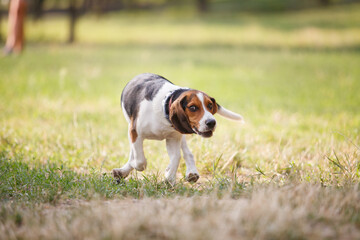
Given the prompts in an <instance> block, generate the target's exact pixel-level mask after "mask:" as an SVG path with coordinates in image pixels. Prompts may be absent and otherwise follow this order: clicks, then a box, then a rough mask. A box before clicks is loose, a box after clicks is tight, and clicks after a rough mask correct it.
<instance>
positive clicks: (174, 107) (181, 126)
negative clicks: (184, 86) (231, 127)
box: [169, 90, 218, 133]
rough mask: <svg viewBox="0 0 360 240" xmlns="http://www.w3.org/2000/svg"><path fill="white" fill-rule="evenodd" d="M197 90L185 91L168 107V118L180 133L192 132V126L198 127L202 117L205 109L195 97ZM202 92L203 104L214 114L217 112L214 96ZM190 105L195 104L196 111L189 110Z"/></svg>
mask: <svg viewBox="0 0 360 240" xmlns="http://www.w3.org/2000/svg"><path fill="white" fill-rule="evenodd" d="M197 93H199V91H196V90H190V91H186V92H184V93H183V94H181V95H180V97H179V98H178V99H176V100H175V101H174V102H173V103H172V104H171V107H170V114H169V118H170V121H171V122H172V124H173V126H174V128H175V129H176V130H178V131H179V132H181V133H193V130H192V129H193V128H196V129H198V128H199V122H200V120H201V118H202V117H203V115H204V113H205V110H204V108H203V106H202V103H201V101H200V99H199V98H198V97H197V95H196V94H197ZM203 94H204V104H205V107H206V108H207V110H208V111H209V112H211V113H212V114H215V113H216V112H217V109H218V107H217V104H216V101H215V99H214V98H211V97H209V96H208V95H206V94H205V93H203ZM209 103H211V104H212V109H210V108H209V107H208V105H209ZM190 106H196V107H197V108H198V110H197V111H196V112H192V111H190V109H189V107H190Z"/></svg>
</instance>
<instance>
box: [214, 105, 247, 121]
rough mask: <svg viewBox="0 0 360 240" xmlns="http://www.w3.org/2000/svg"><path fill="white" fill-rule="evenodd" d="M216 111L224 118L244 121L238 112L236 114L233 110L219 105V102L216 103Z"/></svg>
mask: <svg viewBox="0 0 360 240" xmlns="http://www.w3.org/2000/svg"><path fill="white" fill-rule="evenodd" d="M217 113H218V114H219V115H220V116H223V117H225V118H228V119H231V120H235V121H239V122H241V123H245V121H244V118H243V117H242V116H241V115H240V114H237V113H234V112H232V111H230V110H227V109H226V108H224V107H222V106H220V105H219V104H218V110H217Z"/></svg>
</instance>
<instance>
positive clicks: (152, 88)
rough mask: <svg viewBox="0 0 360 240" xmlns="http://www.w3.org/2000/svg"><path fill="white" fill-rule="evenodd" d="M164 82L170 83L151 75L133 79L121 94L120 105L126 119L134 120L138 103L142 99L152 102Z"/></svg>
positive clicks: (146, 74)
mask: <svg viewBox="0 0 360 240" xmlns="http://www.w3.org/2000/svg"><path fill="white" fill-rule="evenodd" d="M166 82H168V83H171V82H170V81H169V80H167V79H166V78H164V77H162V76H159V75H156V74H152V73H143V74H140V75H138V76H136V77H134V78H133V79H132V80H131V81H130V82H129V83H128V84H127V85H126V86H125V88H124V90H123V92H122V94H121V105H122V107H123V109H124V110H125V111H126V114H127V117H128V118H129V119H136V118H137V113H138V111H139V109H138V108H139V106H140V103H141V102H142V101H143V100H144V99H146V100H148V101H152V100H153V98H154V97H155V95H156V94H157V93H158V92H159V90H160V89H161V87H162V86H163V85H164V84H165V83H166ZM171 84H172V83H171Z"/></svg>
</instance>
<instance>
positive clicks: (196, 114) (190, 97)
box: [185, 91, 205, 129]
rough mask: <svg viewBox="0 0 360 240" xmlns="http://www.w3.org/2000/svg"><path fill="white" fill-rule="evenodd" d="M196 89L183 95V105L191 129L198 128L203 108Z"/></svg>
mask: <svg viewBox="0 0 360 240" xmlns="http://www.w3.org/2000/svg"><path fill="white" fill-rule="evenodd" d="M197 93H199V92H198V91H189V93H187V95H186V96H185V97H186V99H187V101H186V105H185V114H186V115H187V116H188V119H189V124H190V126H191V128H192V129H194V128H195V129H198V128H199V124H200V120H201V118H202V117H203V116H204V112H205V111H204V108H203V105H202V103H201V101H200V99H199V98H198V96H197Z"/></svg>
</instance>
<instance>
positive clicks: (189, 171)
mask: <svg viewBox="0 0 360 240" xmlns="http://www.w3.org/2000/svg"><path fill="white" fill-rule="evenodd" d="M180 88H181V87H179V86H176V85H173V84H171V83H167V82H166V83H165V84H164V85H163V86H162V87H161V88H160V90H159V92H158V93H157V94H156V96H155V97H154V98H153V100H152V101H148V100H143V101H142V102H141V103H140V106H139V112H138V116H137V120H136V125H135V126H136V132H137V134H138V136H137V138H136V141H135V142H132V141H131V137H130V133H129V136H128V137H129V142H130V154H129V160H128V162H127V163H126V164H125V165H124V166H123V167H122V168H116V169H114V170H113V172H116V173H117V175H118V176H121V177H126V176H128V175H129V173H130V172H131V171H132V170H133V169H134V168H135V169H136V170H138V171H143V170H145V168H146V165H147V161H146V158H145V155H144V150H143V142H144V140H145V139H155V140H163V139H166V149H167V152H168V154H169V158H170V163H169V165H168V167H167V168H166V170H165V178H166V179H167V181H168V182H170V183H172V184H174V183H175V181H176V172H177V169H178V166H179V161H180V158H181V153H180V149H181V150H182V152H183V157H184V159H185V163H186V178H187V180H189V181H196V180H197V179H198V178H199V173H198V170H197V169H196V166H195V160H194V156H193V154H192V153H191V151H190V150H189V148H188V146H187V144H186V138H185V135H183V134H181V133H179V132H178V131H176V130H175V129H174V128H173V127H172V126H171V123H170V122H169V121H168V120H167V119H166V118H165V112H164V106H163V105H164V102H165V101H164V99H165V98H166V97H167V96H169V94H170V93H171V92H173V91H175V90H176V89H180ZM197 96H198V98H199V99H200V101H201V103H202V107H203V109H204V111H205V113H204V115H203V117H202V118H201V120H200V122H199V129H198V131H199V132H206V131H208V130H209V129H208V127H207V126H206V123H205V122H206V120H209V119H214V120H215V118H214V116H213V115H212V114H211V113H210V112H209V111H208V110H207V108H206V107H205V104H204V94H203V93H198V94H197ZM122 109H123V112H124V115H125V118H126V120H127V121H128V123H129V127H130V118H129V116H128V115H127V114H126V111H125V109H124V105H123V104H122ZM218 113H219V114H220V115H222V116H224V117H227V118H230V119H234V120H242V117H241V116H240V115H238V114H236V113H233V112H231V111H229V110H227V109H225V108H223V107H219V109H218Z"/></svg>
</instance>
